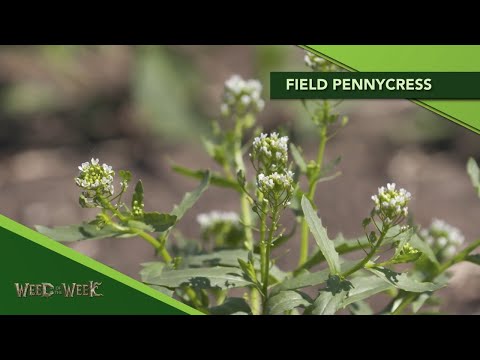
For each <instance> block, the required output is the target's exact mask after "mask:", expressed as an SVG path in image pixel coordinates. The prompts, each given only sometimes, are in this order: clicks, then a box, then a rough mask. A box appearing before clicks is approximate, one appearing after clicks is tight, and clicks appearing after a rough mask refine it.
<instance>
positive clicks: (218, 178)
mask: <svg viewBox="0 0 480 360" xmlns="http://www.w3.org/2000/svg"><path fill="white" fill-rule="evenodd" d="M172 170H173V171H175V172H176V173H177V174H181V175H184V176H188V177H191V178H194V179H199V180H201V179H202V178H203V176H204V175H205V171H204V170H191V169H188V168H186V167H183V166H180V165H176V164H173V165H172ZM210 183H211V184H212V185H215V186H218V187H224V188H228V189H234V190H236V191H238V192H241V191H242V188H241V187H240V186H239V185H238V183H237V182H236V181H233V180H229V179H227V178H226V177H223V176H222V175H220V174H218V173H216V172H212V173H211V178H210Z"/></svg>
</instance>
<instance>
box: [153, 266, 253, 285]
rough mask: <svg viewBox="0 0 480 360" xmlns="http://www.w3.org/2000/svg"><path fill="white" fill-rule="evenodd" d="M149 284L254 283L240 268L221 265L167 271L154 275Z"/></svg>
mask: <svg viewBox="0 0 480 360" xmlns="http://www.w3.org/2000/svg"><path fill="white" fill-rule="evenodd" d="M148 284H150V285H159V286H164V287H167V288H178V287H181V286H191V287H193V288H196V289H211V288H220V289H232V288H238V287H245V286H249V285H253V284H252V282H250V281H248V280H246V279H245V278H244V277H243V274H242V271H241V270H240V269H237V268H232V267H220V266H217V267H212V268H195V269H181V270H171V271H165V272H162V273H161V274H159V275H158V276H152V277H151V278H150V280H149V281H148Z"/></svg>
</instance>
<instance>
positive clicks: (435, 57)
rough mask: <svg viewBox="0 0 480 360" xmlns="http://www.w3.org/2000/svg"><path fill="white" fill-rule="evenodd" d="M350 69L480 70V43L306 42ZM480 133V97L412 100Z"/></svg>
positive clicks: (326, 56) (310, 48) (328, 58)
mask: <svg viewBox="0 0 480 360" xmlns="http://www.w3.org/2000/svg"><path fill="white" fill-rule="evenodd" d="M302 47H303V48H305V49H306V50H308V51H311V52H313V53H316V54H317V55H320V56H322V57H324V58H326V59H327V60H330V61H332V62H334V63H335V64H337V65H339V66H341V67H343V68H345V69H347V70H350V71H360V72H368V71H383V72H419V71H420V72H424V71H425V72H431V71H438V72H480V45H303V46H302ZM412 101H414V102H415V103H416V104H418V105H420V106H423V107H425V108H427V109H429V110H431V111H433V112H435V113H437V114H439V115H441V116H443V117H445V118H447V119H449V120H451V121H454V122H456V123H457V124H459V125H462V126H464V127H466V128H468V129H470V130H472V131H474V132H476V133H480V116H478V114H480V100H412Z"/></svg>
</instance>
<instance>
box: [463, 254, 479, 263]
mask: <svg viewBox="0 0 480 360" xmlns="http://www.w3.org/2000/svg"><path fill="white" fill-rule="evenodd" d="M465 260H466V261H470V262H471V263H474V264H477V265H480V254H473V255H468V256H467V257H466V259H465Z"/></svg>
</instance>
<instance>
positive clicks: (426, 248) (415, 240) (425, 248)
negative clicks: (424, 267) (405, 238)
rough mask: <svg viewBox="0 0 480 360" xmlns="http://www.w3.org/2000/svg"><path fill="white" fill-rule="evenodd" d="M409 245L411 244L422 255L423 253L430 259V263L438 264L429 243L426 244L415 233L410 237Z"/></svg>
mask: <svg viewBox="0 0 480 360" xmlns="http://www.w3.org/2000/svg"><path fill="white" fill-rule="evenodd" d="M410 245H412V246H413V247H414V248H415V249H417V250H418V251H420V252H421V253H422V254H423V255H425V256H426V257H427V259H428V260H430V261H431V262H432V263H434V264H435V265H437V266H440V264H439V262H438V260H437V257H436V256H435V253H434V252H433V250H432V248H431V247H430V245H428V244H427V243H426V242H425V241H423V240H422V239H420V237H418V235H417V234H414V235H413V236H412V238H411V239H410Z"/></svg>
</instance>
